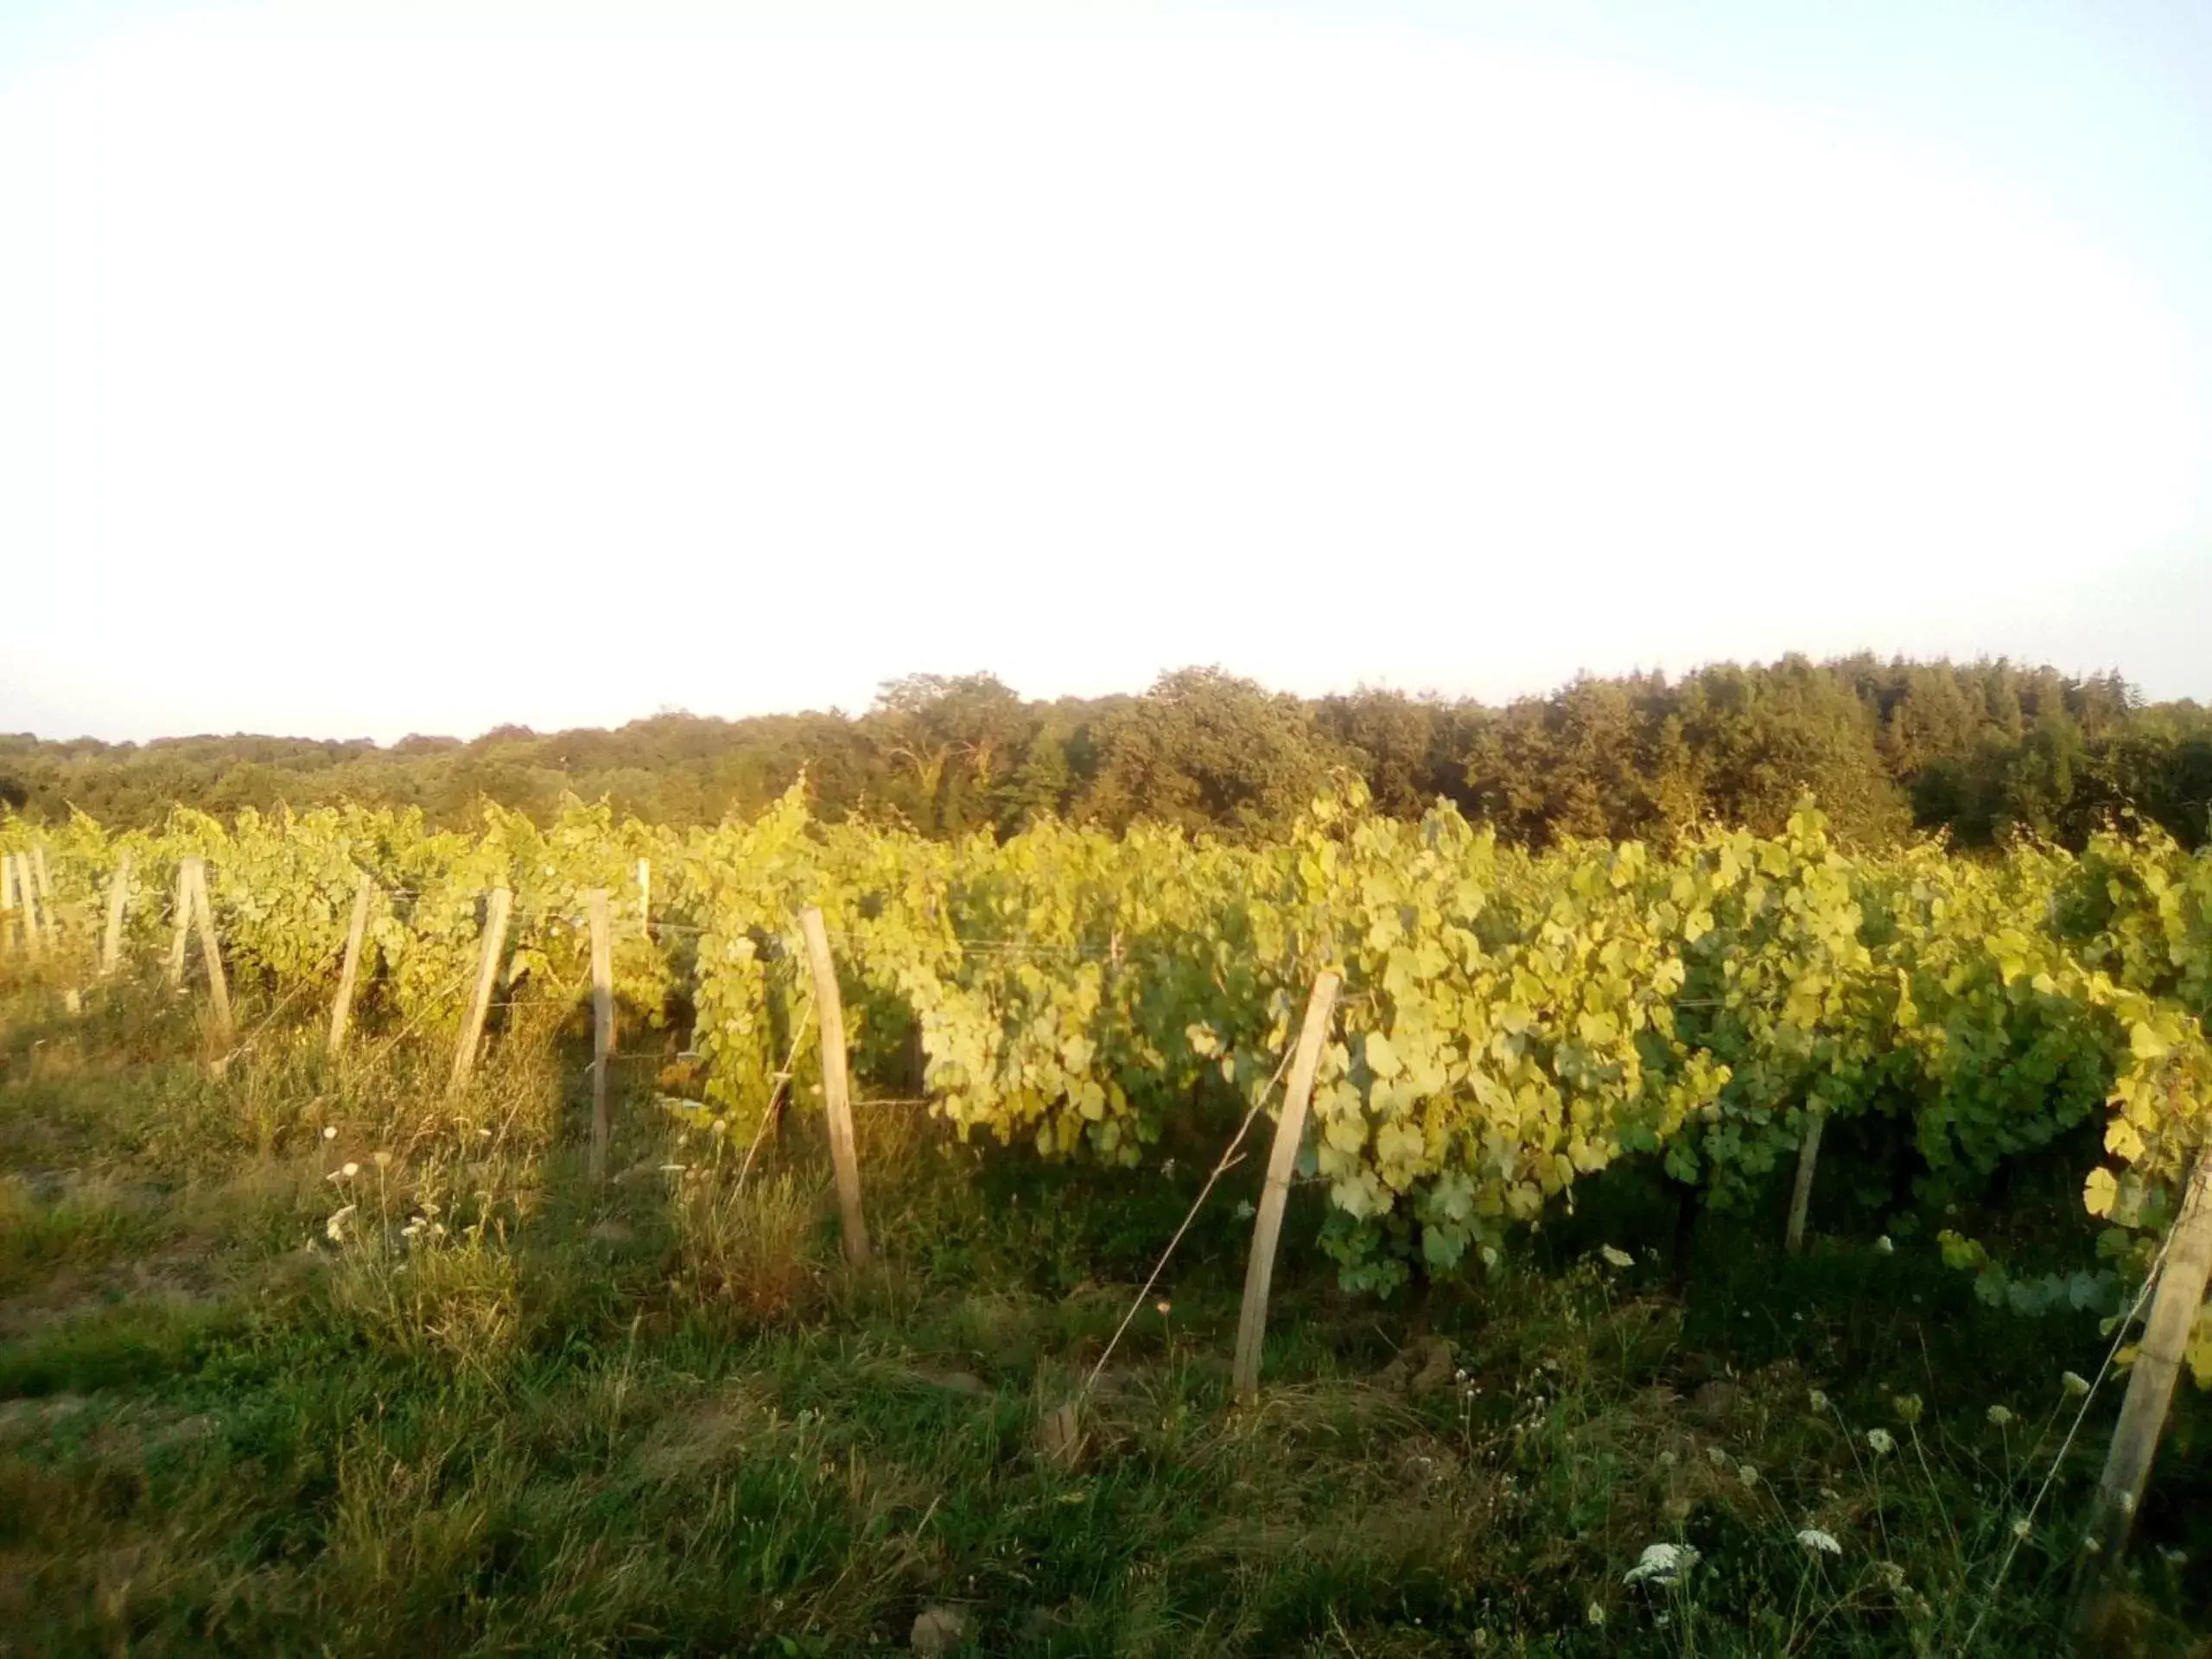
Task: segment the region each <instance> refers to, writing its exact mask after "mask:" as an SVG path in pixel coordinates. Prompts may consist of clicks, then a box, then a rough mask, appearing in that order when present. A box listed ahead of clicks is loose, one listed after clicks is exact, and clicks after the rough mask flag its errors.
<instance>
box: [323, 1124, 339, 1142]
mask: <svg viewBox="0 0 2212 1659" xmlns="http://www.w3.org/2000/svg"><path fill="white" fill-rule="evenodd" d="M322 1138H323V1139H324V1140H326V1141H335V1140H336V1139H337V1138H338V1126H337V1125H336V1124H335V1123H326V1124H324V1125H323V1128H322Z"/></svg>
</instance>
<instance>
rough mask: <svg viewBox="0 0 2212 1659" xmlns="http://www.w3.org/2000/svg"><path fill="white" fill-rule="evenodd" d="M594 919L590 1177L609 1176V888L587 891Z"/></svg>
mask: <svg viewBox="0 0 2212 1659" xmlns="http://www.w3.org/2000/svg"><path fill="white" fill-rule="evenodd" d="M584 906H585V911H586V913H587V914H588V917H589V918H590V921H591V1178H592V1179H594V1181H597V1180H603V1179H606V1176H607V1141H609V1139H611V1138H612V1137H611V1132H610V1127H609V1125H608V1123H607V1058H608V1057H609V1056H610V1055H612V1054H613V1052H614V926H613V918H612V917H611V916H610V914H609V912H608V906H607V889H606V888H605V887H594V888H593V889H592V890H591V891H590V892H588V893H586V894H584Z"/></svg>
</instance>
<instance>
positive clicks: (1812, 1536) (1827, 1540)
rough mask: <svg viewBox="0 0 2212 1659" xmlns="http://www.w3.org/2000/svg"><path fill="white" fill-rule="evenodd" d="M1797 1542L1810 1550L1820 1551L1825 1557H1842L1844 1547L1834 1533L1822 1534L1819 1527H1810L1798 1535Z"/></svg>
mask: <svg viewBox="0 0 2212 1659" xmlns="http://www.w3.org/2000/svg"><path fill="white" fill-rule="evenodd" d="M1797 1541H1798V1542H1799V1543H1801V1544H1802V1545H1803V1546H1804V1547H1805V1548H1808V1549H1813V1550H1818V1551H1819V1552H1820V1553H1821V1554H1823V1555H1840V1554H1843V1546H1842V1545H1841V1544H1840V1543H1838V1542H1837V1541H1836V1538H1835V1535H1834V1533H1832V1532H1822V1531H1821V1529H1819V1528H1818V1527H1808V1528H1806V1529H1805V1530H1804V1531H1802V1532H1801V1533H1799V1534H1798V1535H1797Z"/></svg>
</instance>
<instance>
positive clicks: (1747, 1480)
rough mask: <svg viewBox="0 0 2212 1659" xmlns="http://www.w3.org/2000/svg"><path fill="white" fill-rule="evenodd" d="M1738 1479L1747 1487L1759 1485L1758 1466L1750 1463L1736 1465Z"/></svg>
mask: <svg viewBox="0 0 2212 1659" xmlns="http://www.w3.org/2000/svg"><path fill="white" fill-rule="evenodd" d="M1736 1478H1737V1479H1738V1480H1740V1481H1742V1482H1743V1483H1744V1484H1745V1485H1746V1486H1756V1485H1758V1484H1759V1471H1758V1465H1755V1464H1749V1463H1739V1464H1738V1465H1736Z"/></svg>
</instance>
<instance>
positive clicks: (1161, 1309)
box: [1152, 1296, 1175, 1319]
mask: <svg viewBox="0 0 2212 1659" xmlns="http://www.w3.org/2000/svg"><path fill="white" fill-rule="evenodd" d="M1152 1306H1153V1311H1154V1313H1158V1314H1159V1315H1160V1318H1161V1319H1166V1317H1167V1316H1168V1315H1169V1314H1170V1313H1173V1312H1174V1310H1175V1304H1174V1303H1173V1302H1171V1301H1169V1300H1167V1299H1166V1297H1165V1296H1163V1297H1161V1298H1160V1300H1158V1301H1156V1302H1154V1304H1153V1305H1152Z"/></svg>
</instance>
